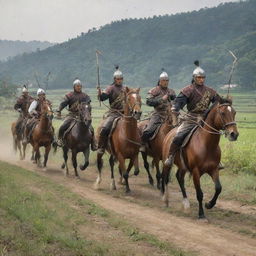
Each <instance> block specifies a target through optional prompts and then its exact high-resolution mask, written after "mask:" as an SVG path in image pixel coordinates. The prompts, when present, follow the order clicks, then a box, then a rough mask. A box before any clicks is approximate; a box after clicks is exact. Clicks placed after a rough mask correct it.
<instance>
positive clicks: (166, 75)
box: [159, 69, 169, 80]
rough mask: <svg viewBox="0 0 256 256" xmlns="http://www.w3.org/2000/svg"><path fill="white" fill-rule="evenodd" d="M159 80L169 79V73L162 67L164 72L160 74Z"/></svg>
mask: <svg viewBox="0 0 256 256" xmlns="http://www.w3.org/2000/svg"><path fill="white" fill-rule="evenodd" d="M159 80H169V76H168V74H167V73H166V72H165V71H164V69H162V73H161V74H160V76H159Z"/></svg>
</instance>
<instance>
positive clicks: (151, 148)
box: [138, 105, 177, 189]
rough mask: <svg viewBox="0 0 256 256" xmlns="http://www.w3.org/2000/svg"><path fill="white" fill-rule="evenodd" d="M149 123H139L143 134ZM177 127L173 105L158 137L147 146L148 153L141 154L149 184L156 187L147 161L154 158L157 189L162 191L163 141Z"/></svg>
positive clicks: (147, 121) (168, 110) (169, 108)
mask: <svg viewBox="0 0 256 256" xmlns="http://www.w3.org/2000/svg"><path fill="white" fill-rule="evenodd" d="M148 123H149V120H144V121H142V122H139V123H138V128H139V130H140V132H141V133H142V132H143V129H144V128H145V126H146V125H147V124H148ZM176 125H177V116H176V115H174V114H173V113H172V111H171V105H170V106H169V107H168V109H167V114H166V116H165V120H164V121H163V123H162V125H161V127H160V128H159V131H158V133H157V135H156V136H155V137H154V138H153V139H152V140H150V141H149V142H148V143H147V144H146V152H141V155H142V158H143V162H144V167H145V169H146V170H147V173H148V179H149V183H150V184H151V185H154V180H153V178H152V176H151V174H150V170H149V163H148V161H147V156H151V157H152V158H153V161H152V164H153V165H154V166H155V167H156V180H157V188H158V189H160V186H161V172H160V168H159V162H160V161H161V160H162V147H163V141H164V138H165V136H166V134H167V133H168V132H169V131H170V130H171V129H173V128H174V127H175V126H176Z"/></svg>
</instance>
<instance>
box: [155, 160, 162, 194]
mask: <svg viewBox="0 0 256 256" xmlns="http://www.w3.org/2000/svg"><path fill="white" fill-rule="evenodd" d="M154 163H155V166H156V180H157V188H158V189H159V190H160V189H161V172H160V168H159V159H155V161H154Z"/></svg>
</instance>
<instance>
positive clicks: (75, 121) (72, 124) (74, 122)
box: [63, 119, 77, 140]
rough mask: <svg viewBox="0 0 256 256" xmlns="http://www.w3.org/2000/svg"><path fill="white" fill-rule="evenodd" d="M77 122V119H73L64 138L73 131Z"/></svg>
mask: <svg viewBox="0 0 256 256" xmlns="http://www.w3.org/2000/svg"><path fill="white" fill-rule="evenodd" d="M76 123H77V120H76V119H73V120H72V122H71V123H70V125H69V127H68V128H67V129H66V130H65V132H64V134H63V140H64V139H65V138H66V136H67V135H68V134H69V133H70V132H71V130H72V129H73V127H74V126H75V124H76Z"/></svg>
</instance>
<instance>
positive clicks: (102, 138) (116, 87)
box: [98, 66, 126, 154]
mask: <svg viewBox="0 0 256 256" xmlns="http://www.w3.org/2000/svg"><path fill="white" fill-rule="evenodd" d="M113 79H114V81H113V83H112V84H111V85H109V86H108V87H107V88H106V89H105V90H103V91H102V90H101V89H100V88H99V89H98V98H99V100H100V101H105V100H107V99H108V100H109V105H110V107H109V111H108V112H107V113H106V114H105V117H106V118H105V120H104V121H103V124H102V126H101V130H100V135H99V143H98V153H99V154H104V152H105V149H106V147H107V143H108V136H109V134H110V131H111V128H112V124H113V122H114V120H115V119H116V118H118V117H120V116H122V114H123V113H124V109H123V103H124V92H125V88H126V87H125V86H124V85H123V73H122V72H121V70H119V67H118V66H117V67H116V71H115V72H114V74H113Z"/></svg>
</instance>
